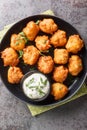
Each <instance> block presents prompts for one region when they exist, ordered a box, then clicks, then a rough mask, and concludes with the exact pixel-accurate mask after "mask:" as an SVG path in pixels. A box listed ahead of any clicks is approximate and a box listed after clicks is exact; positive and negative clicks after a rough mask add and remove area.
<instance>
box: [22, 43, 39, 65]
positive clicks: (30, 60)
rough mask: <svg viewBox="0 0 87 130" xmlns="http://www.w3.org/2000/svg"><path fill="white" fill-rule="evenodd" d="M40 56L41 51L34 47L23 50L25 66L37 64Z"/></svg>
mask: <svg viewBox="0 0 87 130" xmlns="http://www.w3.org/2000/svg"><path fill="white" fill-rule="evenodd" d="M39 55H40V52H39V50H38V49H37V48H36V47H34V46H33V45H30V46H27V47H26V48H24V49H23V60H24V63H25V64H29V65H34V64H35V63H36V62H37V60H38V58H39Z"/></svg>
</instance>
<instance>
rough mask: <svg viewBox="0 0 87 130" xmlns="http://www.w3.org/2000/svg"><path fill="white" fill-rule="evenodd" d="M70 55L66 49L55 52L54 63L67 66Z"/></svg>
mask: <svg viewBox="0 0 87 130" xmlns="http://www.w3.org/2000/svg"><path fill="white" fill-rule="evenodd" d="M68 58H69V54H68V51H67V50H66V49H55V50H54V62H55V63H56V64H66V63H67V62H68Z"/></svg>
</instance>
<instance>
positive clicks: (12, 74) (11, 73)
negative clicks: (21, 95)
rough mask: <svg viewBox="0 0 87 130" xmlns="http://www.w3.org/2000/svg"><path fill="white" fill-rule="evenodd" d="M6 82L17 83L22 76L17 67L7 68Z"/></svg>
mask: <svg viewBox="0 0 87 130" xmlns="http://www.w3.org/2000/svg"><path fill="white" fill-rule="evenodd" d="M7 77H8V82H9V83H12V84H17V83H19V82H20V80H21V78H22V77H23V73H22V71H21V69H20V68H19V67H10V68H9V69H8V75H7Z"/></svg>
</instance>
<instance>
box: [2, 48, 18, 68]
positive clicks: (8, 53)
mask: <svg viewBox="0 0 87 130" xmlns="http://www.w3.org/2000/svg"><path fill="white" fill-rule="evenodd" d="M1 58H2V59H3V62H4V66H8V65H9V66H16V65H17V64H18V63H19V58H18V54H17V52H16V51H15V50H14V49H13V48H11V47H8V48H6V49H4V50H3V51H2V52H1Z"/></svg>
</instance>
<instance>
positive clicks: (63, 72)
mask: <svg viewBox="0 0 87 130" xmlns="http://www.w3.org/2000/svg"><path fill="white" fill-rule="evenodd" d="M67 76H68V69H67V68H66V67H64V66H62V65H61V66H58V67H55V69H54V71H53V79H54V80H55V81H56V82H60V83H62V82H64V81H65V80H66V78H67Z"/></svg>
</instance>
